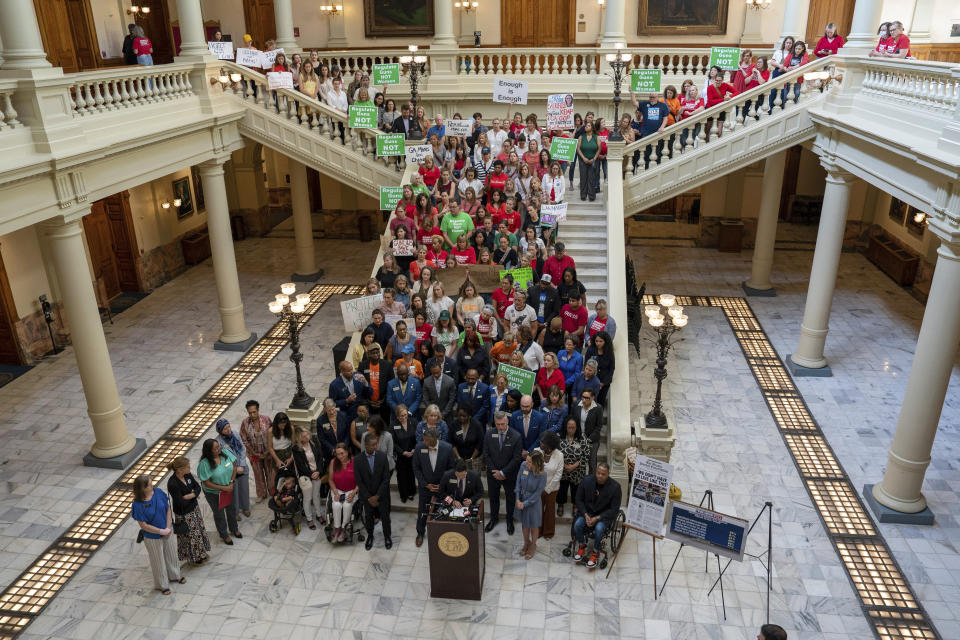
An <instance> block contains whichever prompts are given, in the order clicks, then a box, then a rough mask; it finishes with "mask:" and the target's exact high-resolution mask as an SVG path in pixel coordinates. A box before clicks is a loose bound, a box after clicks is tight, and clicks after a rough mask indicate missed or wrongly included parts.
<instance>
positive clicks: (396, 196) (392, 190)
mask: <svg viewBox="0 0 960 640" xmlns="http://www.w3.org/2000/svg"><path fill="white" fill-rule="evenodd" d="M402 197H403V187H380V209H381V210H382V211H393V210H394V208H396V206H397V203H398V202H400V198H402Z"/></svg>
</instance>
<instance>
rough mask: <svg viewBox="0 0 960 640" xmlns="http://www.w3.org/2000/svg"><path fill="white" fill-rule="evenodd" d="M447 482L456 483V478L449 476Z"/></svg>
mask: <svg viewBox="0 0 960 640" xmlns="http://www.w3.org/2000/svg"><path fill="white" fill-rule="evenodd" d="M449 482H450V484H456V483H457V479H456V478H450V480H449Z"/></svg>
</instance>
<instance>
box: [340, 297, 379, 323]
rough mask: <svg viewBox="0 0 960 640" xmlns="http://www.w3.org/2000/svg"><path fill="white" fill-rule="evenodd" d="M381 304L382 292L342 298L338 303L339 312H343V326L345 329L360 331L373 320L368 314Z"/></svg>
mask: <svg viewBox="0 0 960 640" xmlns="http://www.w3.org/2000/svg"><path fill="white" fill-rule="evenodd" d="M382 304H383V294H382V293H378V294H377V295H374V296H362V297H360V298H353V299H351V300H344V301H343V302H341V303H340V313H342V314H343V328H344V329H346V330H347V331H362V330H363V329H364V328H365V327H366V326H367V325H368V324H370V323H371V322H372V321H373V318H372V317H371V315H370V314H371V313H373V310H374V309H376V308H377V307H379V306H380V305H382Z"/></svg>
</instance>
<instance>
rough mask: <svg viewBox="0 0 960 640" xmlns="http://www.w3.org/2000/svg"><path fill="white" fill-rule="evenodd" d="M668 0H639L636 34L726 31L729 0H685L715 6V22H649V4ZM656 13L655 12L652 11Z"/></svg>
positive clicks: (698, 33) (712, 33) (690, 34)
mask: <svg viewBox="0 0 960 640" xmlns="http://www.w3.org/2000/svg"><path fill="white" fill-rule="evenodd" d="M667 1H668V0H640V3H639V4H640V6H639V10H638V11H637V34H638V35H646V36H717V35H725V34H726V33H727V12H728V10H729V7H730V2H729V0H687V1H689V2H693V3H698V4H702V5H713V4H716V7H717V20H716V22H713V23H709V24H705V23H698V24H689V25H672V24H650V22H651V20H652V17H651V12H650V6H649V4H650V3H651V2H653V3H665V2H667ZM654 13H656V12H654Z"/></svg>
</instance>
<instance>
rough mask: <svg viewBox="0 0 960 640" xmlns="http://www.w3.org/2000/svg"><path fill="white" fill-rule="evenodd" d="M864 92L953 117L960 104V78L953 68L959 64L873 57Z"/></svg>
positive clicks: (864, 78) (866, 68) (865, 77)
mask: <svg viewBox="0 0 960 640" xmlns="http://www.w3.org/2000/svg"><path fill="white" fill-rule="evenodd" d="M863 66H864V68H865V72H864V77H863V85H862V88H861V92H862V93H863V94H865V95H870V96H876V97H878V98H881V99H884V100H894V101H896V102H898V103H900V104H903V103H904V102H906V103H909V104H911V105H915V106H917V107H919V108H922V109H928V110H932V111H934V112H938V113H940V114H941V115H947V116H950V115H951V114H954V113H956V112H957V108H958V106H960V77H958V76H957V75H955V74H954V73H953V72H952V71H951V66H953V68H954V69H955V67H956V65H950V64H949V63H942V62H924V61H919V60H915V61H911V62H910V63H908V64H904V63H902V62H899V63H898V62H893V61H887V60H883V59H880V58H870V59H867V60H865V61H864V62H863Z"/></svg>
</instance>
